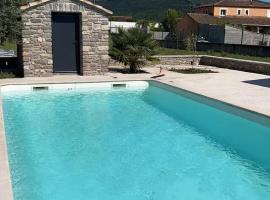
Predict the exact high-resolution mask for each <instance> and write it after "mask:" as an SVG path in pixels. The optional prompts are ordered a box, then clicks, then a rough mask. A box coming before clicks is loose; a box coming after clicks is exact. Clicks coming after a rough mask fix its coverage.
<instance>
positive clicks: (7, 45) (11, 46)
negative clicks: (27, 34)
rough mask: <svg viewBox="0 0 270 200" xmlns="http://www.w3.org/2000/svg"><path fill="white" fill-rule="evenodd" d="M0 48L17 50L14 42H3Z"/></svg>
mask: <svg viewBox="0 0 270 200" xmlns="http://www.w3.org/2000/svg"><path fill="white" fill-rule="evenodd" d="M0 49H5V50H13V51H15V53H16V52H17V44H16V43H15V42H5V43H4V44H3V45H0Z"/></svg>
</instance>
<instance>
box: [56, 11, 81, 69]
mask: <svg viewBox="0 0 270 200" xmlns="http://www.w3.org/2000/svg"><path fill="white" fill-rule="evenodd" d="M79 25H80V16H79V14H76V13H52V43H53V70H54V72H56V73H79V71H80V70H79V69H80V26H79Z"/></svg>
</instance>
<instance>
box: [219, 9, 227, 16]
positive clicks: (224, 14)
mask: <svg viewBox="0 0 270 200" xmlns="http://www.w3.org/2000/svg"><path fill="white" fill-rule="evenodd" d="M226 15H227V9H226V8H221V9H220V16H226Z"/></svg>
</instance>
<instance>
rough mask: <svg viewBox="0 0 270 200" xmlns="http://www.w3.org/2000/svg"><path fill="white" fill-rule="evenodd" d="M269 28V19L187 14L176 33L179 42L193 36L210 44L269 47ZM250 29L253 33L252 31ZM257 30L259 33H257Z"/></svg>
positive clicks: (179, 23) (178, 25)
mask: <svg viewBox="0 0 270 200" xmlns="http://www.w3.org/2000/svg"><path fill="white" fill-rule="evenodd" d="M269 27H270V19H269V18H262V17H252V18H247V17H240V18H238V17H230V16H227V17H222V18H220V17H215V16H211V15H208V14H199V13H189V14H187V15H186V16H185V17H184V18H183V19H182V20H180V21H179V22H178V24H177V27H176V32H177V36H178V38H179V39H180V40H186V39H187V38H188V37H190V36H191V35H192V34H195V35H196V36H197V37H198V38H199V40H204V41H205V42H210V43H225V44H245V45H269V43H270V35H269V34H267V30H268V28H269ZM252 28H253V29H255V31H252ZM258 28H259V30H260V31H257V29H258ZM250 29H251V30H250ZM264 31H265V32H264Z"/></svg>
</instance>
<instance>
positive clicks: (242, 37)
mask: <svg viewBox="0 0 270 200" xmlns="http://www.w3.org/2000/svg"><path fill="white" fill-rule="evenodd" d="M243 39H244V26H243V24H242V36H241V45H243Z"/></svg>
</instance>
